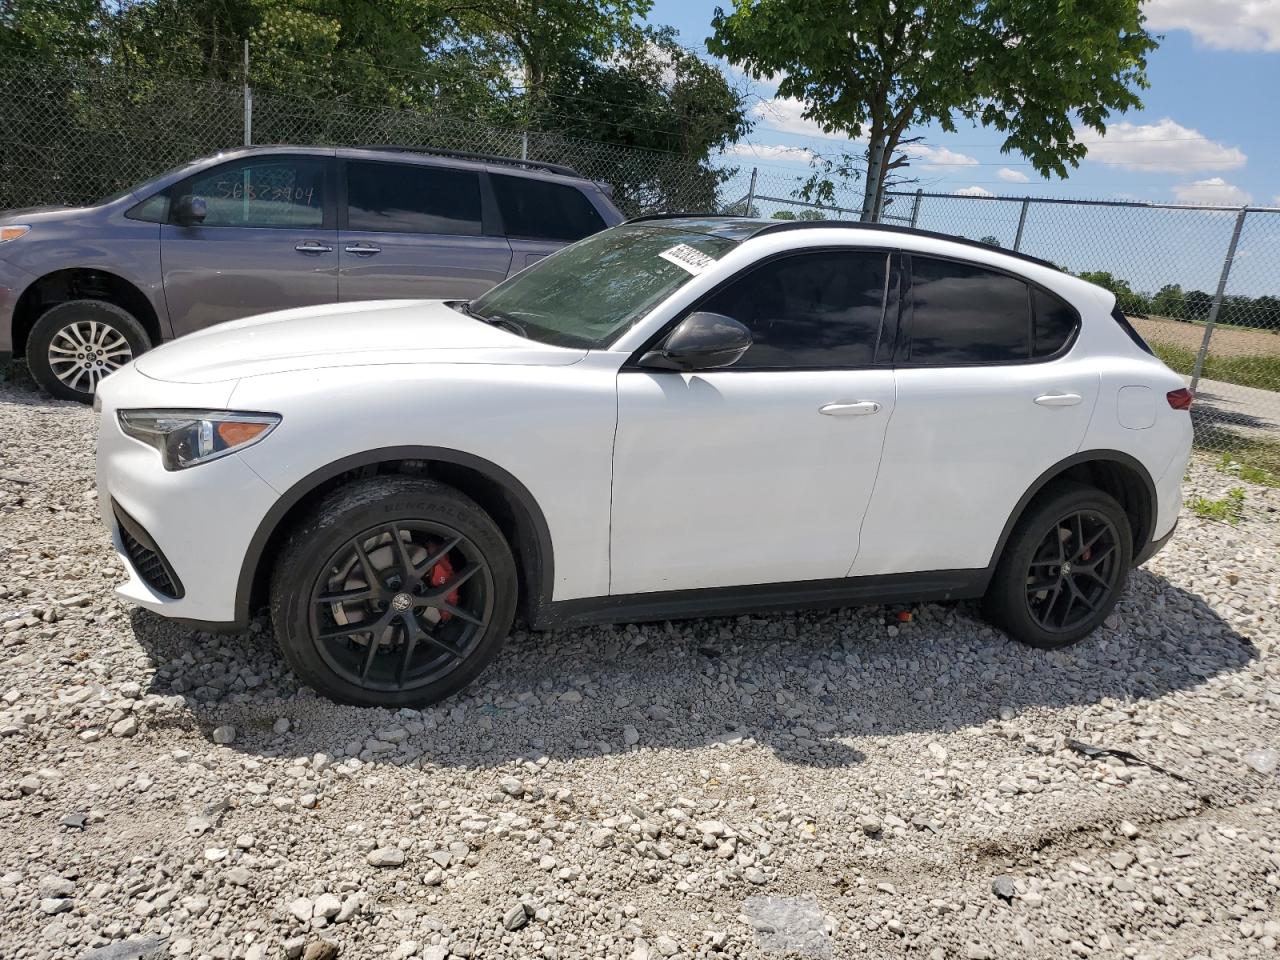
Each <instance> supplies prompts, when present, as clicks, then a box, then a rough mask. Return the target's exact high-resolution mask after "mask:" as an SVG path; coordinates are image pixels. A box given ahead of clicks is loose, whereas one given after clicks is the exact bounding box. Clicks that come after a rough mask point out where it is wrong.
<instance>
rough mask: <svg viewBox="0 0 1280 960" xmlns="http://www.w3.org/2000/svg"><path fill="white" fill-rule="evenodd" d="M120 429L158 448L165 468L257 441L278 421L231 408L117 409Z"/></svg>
mask: <svg viewBox="0 0 1280 960" xmlns="http://www.w3.org/2000/svg"><path fill="white" fill-rule="evenodd" d="M117 416H118V417H119V418H120V429H121V430H123V431H124V432H125V433H126V434H128V435H129V436H131V437H133V438H134V439H135V440H141V441H142V442H143V443H145V444H147V445H148V446H152V447H155V448H156V449H157V450H159V451H160V460H161V461H162V462H163V463H164V468H165V469H166V470H182V469H183V468H185V467H193V466H195V465H196V464H197V463H205V462H206V461H209V460H216V459H218V457H222V456H225V455H226V454H228V453H232V452H234V451H236V450H242V449H244V448H245V447H247V446H249V445H251V444H254V443H257V442H258V441H259V440H261V439H262V438H263V437H265V436H266V435H267V434H268V433H270V432H271V431H272V430H274V429H275V427H276V424H278V423H279V422H280V417H279V415H278V414H274V413H239V412H237V411H234V410H121V411H120V412H119V413H118V414H117Z"/></svg>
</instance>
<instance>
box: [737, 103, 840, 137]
mask: <svg viewBox="0 0 1280 960" xmlns="http://www.w3.org/2000/svg"><path fill="white" fill-rule="evenodd" d="M804 108H805V104H804V101H803V100H796V99H795V98H793V97H774V98H773V99H772V100H766V101H764V102H763V103H759V104H757V105H756V106H755V108H754V109H753V110H752V111H751V112H752V113H754V114H755V115H756V117H757V118H758V119H759V120H760V121H761V122H762V123H763V124H764V125H765V126H766V127H768V128H769V129H770V130H776V131H778V132H779V133H794V134H795V135H797V136H801V137H825V136H827V135H828V134H827V132H826V131H825V130H823V129H822V127H821V126H819V125H818V123H816V122H815V121H813V120H807V119H805V117H804V116H803V113H804Z"/></svg>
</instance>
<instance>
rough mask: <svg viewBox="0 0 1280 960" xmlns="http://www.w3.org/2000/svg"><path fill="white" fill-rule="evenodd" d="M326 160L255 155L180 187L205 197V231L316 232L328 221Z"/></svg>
mask: <svg viewBox="0 0 1280 960" xmlns="http://www.w3.org/2000/svg"><path fill="white" fill-rule="evenodd" d="M327 166H328V162H327V161H326V160H324V159H323V158H313V157H254V158H252V159H249V160H238V161H235V162H234V163H228V164H224V165H222V166H220V167H215V168H214V169H213V170H210V171H208V172H206V173H200V174H197V175H196V176H194V177H192V178H191V179H190V180H188V181H186V183H184V184H182V185H180V186H179V187H178V190H177V192H176V193H175V194H174V196H175V197H181V196H182V195H184V194H190V195H191V196H194V197H203V198H204V201H205V203H206V204H207V206H208V213H207V214H206V215H205V218H204V220H203V221H202V222H201V225H202V226H206V227H300V228H317V227H320V226H321V225H322V224H323V222H324V205H325V200H326V195H325V192H326V182H325V181H326V177H325V171H326V168H327Z"/></svg>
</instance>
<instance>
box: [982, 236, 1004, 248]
mask: <svg viewBox="0 0 1280 960" xmlns="http://www.w3.org/2000/svg"><path fill="white" fill-rule="evenodd" d="M978 242H979V243H985V244H986V245H987V246H989V247H999V246H1001V245H1002V244H1001V243H1000V238H999V237H997V236H995V235H994V234H990V233H989V234H987V235H986V236H985V237H983V238H982V239H981V240H979V241H978Z"/></svg>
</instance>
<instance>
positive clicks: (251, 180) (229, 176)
mask: <svg viewBox="0 0 1280 960" xmlns="http://www.w3.org/2000/svg"><path fill="white" fill-rule="evenodd" d="M332 165H333V162H332V160H331V159H329V158H327V157H317V156H287V155H280V154H267V155H262V156H256V157H249V158H246V159H243V160H235V161H232V162H230V163H225V164H223V165H221V166H218V167H214V168H213V169H212V170H207V171H204V172H202V173H198V174H196V175H195V176H193V177H191V178H190V179H189V180H185V181H183V182H182V183H180V184H177V185H176V186H175V187H174V188H173V193H172V197H173V199H174V200H175V201H176V200H177V199H178V198H180V197H182V196H184V195H190V196H193V197H201V198H203V199H204V201H205V204H206V207H207V213H206V214H205V217H204V220H203V221H202V222H201V223H199V224H193V225H191V226H183V225H182V224H179V223H174V222H169V223H166V224H164V225H163V226H161V228H160V261H161V267H162V270H163V276H164V296H165V302H166V304H167V305H168V308H169V317H170V320H171V321H172V324H173V333H174V336H181V335H182V334H184V333H190V332H191V331H192V330H198V329H201V328H202V327H208V326H211V325H212V324H215V323H222V322H223V321H224V320H235V319H237V318H239V317H245V316H250V315H252V314H255V313H267V312H268V311H271V310H283V309H286V308H288V307H305V306H311V305H314V304H322V303H333V302H334V301H335V300H336V299H337V297H338V235H337V230H336V229H335V225H334V214H333V200H332V196H331V193H332V188H331V184H332V182H333V178H332V175H331V173H332ZM170 206H171V208H172V204H171V205H170Z"/></svg>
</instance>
